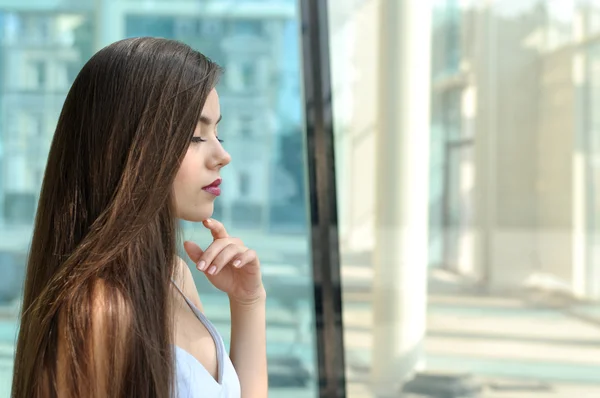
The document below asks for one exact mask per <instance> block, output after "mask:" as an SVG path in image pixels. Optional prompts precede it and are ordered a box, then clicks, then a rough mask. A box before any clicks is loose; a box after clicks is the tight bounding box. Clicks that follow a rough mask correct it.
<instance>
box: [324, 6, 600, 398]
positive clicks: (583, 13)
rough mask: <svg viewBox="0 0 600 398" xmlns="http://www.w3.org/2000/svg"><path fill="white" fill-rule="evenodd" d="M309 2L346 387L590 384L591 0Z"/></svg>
mask: <svg viewBox="0 0 600 398" xmlns="http://www.w3.org/2000/svg"><path fill="white" fill-rule="evenodd" d="M328 3H329V18H330V21H334V22H335V23H332V24H331V29H330V46H329V47H330V51H331V62H332V71H331V76H332V81H333V87H334V95H333V97H334V106H333V109H334V115H333V118H334V120H336V126H335V127H336V141H335V144H336V147H335V152H336V157H337V161H338V162H339V163H338V167H337V168H336V177H337V182H338V184H339V185H338V187H337V191H338V200H339V209H340V212H339V216H338V219H339V222H340V231H341V232H340V247H341V263H342V264H341V274H342V285H343V310H344V329H345V335H344V343H345V346H346V347H345V353H346V365H347V369H348V372H347V374H346V376H347V383H348V385H347V387H348V388H347V391H348V397H350V398H365V397H369V398H371V397H373V398H374V397H379V396H387V394H386V393H389V392H391V391H394V394H395V396H399V395H398V394H400V391H401V390H403V391H404V392H405V393H407V394H408V396H413V395H412V394H415V396H449V397H450V396H458V395H460V396H471V395H472V394H473V396H480V395H481V396H482V397H483V396H486V397H487V396H490V397H495V396H498V397H504V396H506V397H511V396H515V397H516V396H523V397H544V398H546V397H561V398H563V397H564V398H571V397H576V396H581V397H583V396H585V397H595V396H600V384H599V383H598V375H599V374H600V360H599V359H598V358H599V357H598V354H600V345H599V344H598V339H597V336H599V335H600V334H599V333H600V328H599V326H598V325H600V282H599V281H600V250H599V248H600V245H599V242H600V239H599V238H598V237H599V236H600V233H599V229H598V227H599V226H600V218H598V215H599V214H600V207H599V204H600V200H599V198H600V193H599V192H600V191H599V188H598V187H599V184H600V177H599V176H600V169H599V165H600V160H599V159H600V158H599V153H600V152H599V150H600V117H599V116H598V115H599V114H600V113H599V112H598V110H597V109H598V104H600V102H599V101H600V56H599V54H600V51H599V49H600V38H599V37H598V31H599V28H600V23H599V21H600V18H599V15H600V13H599V11H598V7H599V5H600V3H599V2H598V1H592V0H589V1H566V0H565V1H562V0H556V1H550V0H549V1H537V0H530V1H524V0H498V1H486V0H470V1H458V0H439V1H435V2H391V1H390V2H381V3H378V5H377V7H374V6H373V7H371V6H368V5H361V6H356V5H350V2H347V1H345V0H330V1H329V2H328ZM400 3H402V5H400ZM416 37H418V38H419V40H415V38H416ZM374 48H375V49H374ZM425 65H428V66H430V67H426V66H425ZM348 71H351V73H349V72H348ZM460 389H463V390H461V392H462V393H458V392H457V391H458V390H460ZM479 389H481V392H480V393H477V391H479ZM509 391H510V392H509ZM488 394H489V395H488ZM400 395H402V394H400Z"/></svg>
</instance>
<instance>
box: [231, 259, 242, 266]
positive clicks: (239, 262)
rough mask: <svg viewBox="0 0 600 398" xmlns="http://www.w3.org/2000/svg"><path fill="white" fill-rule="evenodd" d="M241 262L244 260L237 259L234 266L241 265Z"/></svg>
mask: <svg viewBox="0 0 600 398" xmlns="http://www.w3.org/2000/svg"><path fill="white" fill-rule="evenodd" d="M241 263H242V262H241V261H240V260H235V261H234V262H233V266H234V267H239V266H240V264H241Z"/></svg>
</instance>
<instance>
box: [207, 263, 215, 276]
mask: <svg viewBox="0 0 600 398" xmlns="http://www.w3.org/2000/svg"><path fill="white" fill-rule="evenodd" d="M216 271H217V267H215V266H214V265H213V266H212V267H210V269H209V270H208V273H209V274H211V275H214V273H215V272H216Z"/></svg>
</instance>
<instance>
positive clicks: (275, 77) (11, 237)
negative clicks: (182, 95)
mask: <svg viewBox="0 0 600 398" xmlns="http://www.w3.org/2000/svg"><path fill="white" fill-rule="evenodd" d="M25 3H26V4H25ZM2 7H6V8H2ZM67 10H70V11H67ZM298 14H299V12H298V9H297V4H296V1H294V0H292V1H290V0H272V1H237V2H236V5H235V7H233V6H232V3H231V2H230V1H220V0H213V1H207V2H198V1H179V2H170V1H164V0H154V1H146V0H145V1H143V2H142V1H139V0H122V1H115V0H100V1H95V2H94V1H91V0H90V1H85V2H80V1H74V0H73V1H70V2H69V1H63V2H55V1H45V0H38V1H35V2H18V1H9V2H8V3H7V2H3V3H2V5H0V45H1V47H0V63H1V67H0V71H1V72H0V76H1V79H0V105H1V106H0V109H1V111H0V269H1V274H2V278H1V280H0V304H1V306H0V313H1V314H2V315H1V316H2V318H1V319H0V397H8V396H9V388H10V381H11V372H12V365H11V361H12V355H13V349H14V347H13V345H14V339H15V330H16V320H17V306H18V303H19V297H20V294H21V289H20V286H21V284H22V281H23V274H24V264H25V256H26V252H27V248H28V242H29V240H30V236H31V229H32V222H33V215H34V212H35V207H36V202H37V199H38V191H39V189H40V183H41V178H42V175H43V168H44V166H45V162H46V156H47V152H48V149H49V143H50V140H51V138H52V135H53V132H54V128H55V126H56V122H57V118H58V115H59V112H60V109H61V106H62V103H63V101H64V98H65V96H66V93H67V91H68V89H69V87H70V84H71V83H72V81H73V80H74V78H75V76H76V75H77V73H78V71H79V70H80V68H81V67H82V65H83V64H84V63H85V62H86V61H87V59H89V57H90V56H91V55H92V54H93V53H94V52H95V51H97V50H98V49H99V48H100V46H103V45H106V44H109V43H110V42H113V41H116V40H119V39H122V38H125V37H132V36H159V37H165V38H173V39H178V40H181V41H183V42H186V43H187V44H189V45H191V46H193V47H194V48H196V49H198V50H200V51H201V52H203V53H204V54H206V55H208V56H209V57H211V58H213V59H214V60H215V61H217V62H218V63H220V64H221V65H222V66H223V67H224V68H225V71H226V73H225V75H224V77H223V78H222V80H221V82H220V84H219V86H218V91H219V94H220V99H221V108H222V113H223V115H224V119H223V122H222V124H221V125H220V126H219V135H220V136H221V138H223V139H224V140H225V147H226V149H227V150H228V151H229V152H230V154H231V155H232V158H233V161H232V163H231V164H230V165H229V166H228V167H226V168H225V169H224V171H223V179H224V185H223V188H224V195H223V196H222V200H221V201H220V202H218V205H217V208H216V210H215V215H214V216H215V218H217V219H219V220H221V221H223V222H224V224H225V225H226V226H227V227H228V230H229V232H230V233H231V234H233V235H234V236H239V237H240V238H242V239H243V240H244V241H245V243H246V244H247V246H249V247H251V248H253V249H255V250H256V251H257V252H258V253H259V255H260V258H261V260H262V267H263V273H264V283H265V285H266V289H267V292H268V295H269V297H268V303H267V307H268V310H267V324H268V336H269V338H268V348H267V351H268V359H269V374H270V385H271V391H270V394H269V396H272V397H278V396H283V395H284V394H285V395H286V396H294V397H314V396H316V394H317V389H316V382H317V374H318V371H317V369H316V365H315V361H316V359H315V342H314V339H313V335H314V330H313V328H314V317H313V301H312V299H313V296H312V295H313V284H312V272H311V267H310V264H309V262H310V258H311V257H310V255H309V253H310V248H309V236H308V233H309V228H308V227H307V225H308V222H309V217H308V213H307V212H308V206H307V200H306V198H307V197H308V195H307V187H306V185H305V182H304V181H305V156H306V155H305V149H304V141H303V136H304V131H303V106H304V104H303V101H302V95H301V90H300V84H301V81H302V78H301V73H302V71H301V68H300V65H301V60H300V58H299V53H300V50H299V15H298ZM182 225H183V229H184V238H185V239H190V240H194V241H197V242H198V243H199V244H201V245H202V246H206V245H207V244H208V243H209V236H208V234H207V232H206V231H205V230H204V228H203V227H201V226H196V225H193V224H189V223H182ZM192 273H193V274H194V275H195V278H196V283H197V285H198V289H199V291H200V295H201V298H202V300H203V302H204V307H205V310H206V313H207V315H208V316H209V318H212V319H213V320H214V322H215V323H216V325H217V327H218V328H219V330H220V332H221V333H222V334H223V336H224V340H225V341H226V342H227V344H229V333H230V330H229V322H230V320H229V307H228V301H227V298H226V297H224V295H223V294H221V293H220V292H219V293H218V292H216V291H215V289H213V288H212V287H211V286H210V285H209V283H208V282H207V281H206V280H205V278H204V277H203V276H202V275H199V274H198V273H197V271H196V270H195V267H194V268H192ZM290 394H291V395H290Z"/></svg>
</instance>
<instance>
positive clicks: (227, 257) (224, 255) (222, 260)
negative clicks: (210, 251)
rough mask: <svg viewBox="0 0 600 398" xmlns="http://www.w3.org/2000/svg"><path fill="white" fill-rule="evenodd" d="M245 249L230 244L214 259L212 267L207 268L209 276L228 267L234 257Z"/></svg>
mask: <svg viewBox="0 0 600 398" xmlns="http://www.w3.org/2000/svg"><path fill="white" fill-rule="evenodd" d="M246 250H248V249H246V248H245V247H243V246H240V245H236V244H234V243H230V244H229V245H227V246H226V247H225V248H224V249H223V250H221V252H220V253H219V254H218V255H217V256H216V257H215V259H214V260H213V262H212V265H211V266H210V267H209V268H208V271H207V272H208V274H209V275H217V274H218V273H219V272H220V271H221V270H222V269H223V268H224V267H226V266H227V265H230V264H231V263H232V260H233V258H234V257H236V256H238V255H240V254H241V253H243V252H245V251H246Z"/></svg>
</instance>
